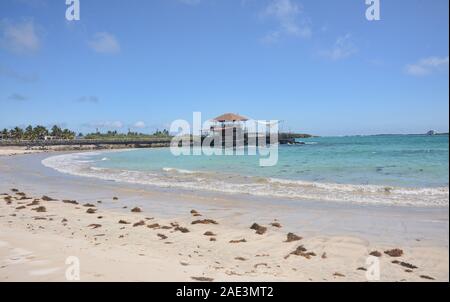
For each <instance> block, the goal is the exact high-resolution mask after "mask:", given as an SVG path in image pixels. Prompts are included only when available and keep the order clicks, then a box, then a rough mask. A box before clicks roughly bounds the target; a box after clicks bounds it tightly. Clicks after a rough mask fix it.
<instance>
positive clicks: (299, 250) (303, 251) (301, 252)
mask: <svg viewBox="0 0 450 302" xmlns="http://www.w3.org/2000/svg"><path fill="white" fill-rule="evenodd" d="M290 255H296V256H302V257H305V258H306V259H311V257H314V256H316V253H314V252H308V250H307V249H306V248H305V247H304V246H303V245H300V246H298V247H297V248H296V249H295V251H293V252H291V254H290Z"/></svg>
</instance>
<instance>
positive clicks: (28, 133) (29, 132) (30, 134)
mask: <svg viewBox="0 0 450 302" xmlns="http://www.w3.org/2000/svg"><path fill="white" fill-rule="evenodd" d="M23 136H24V139H28V140H33V139H34V133H33V126H31V125H30V126H28V127H26V128H25V132H24V134H23Z"/></svg>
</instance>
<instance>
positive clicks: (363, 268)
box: [356, 266, 367, 271]
mask: <svg viewBox="0 0 450 302" xmlns="http://www.w3.org/2000/svg"><path fill="white" fill-rule="evenodd" d="M356 270H358V271H367V268H365V267H362V266H361V267H358V268H357V269H356Z"/></svg>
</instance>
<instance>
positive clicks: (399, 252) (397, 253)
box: [384, 249, 403, 257]
mask: <svg viewBox="0 0 450 302" xmlns="http://www.w3.org/2000/svg"><path fill="white" fill-rule="evenodd" d="M384 253H385V254H386V255H389V256H391V257H401V256H403V250H401V249H392V250H387V251H385V252H384Z"/></svg>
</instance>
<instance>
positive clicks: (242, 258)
mask: <svg viewBox="0 0 450 302" xmlns="http://www.w3.org/2000/svg"><path fill="white" fill-rule="evenodd" d="M234 259H235V260H239V261H247V259H245V258H244V257H235V258H234Z"/></svg>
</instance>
